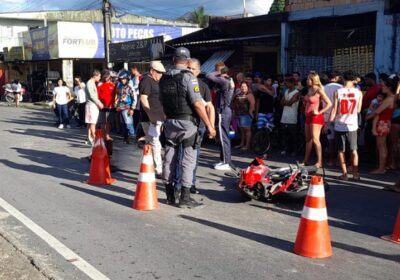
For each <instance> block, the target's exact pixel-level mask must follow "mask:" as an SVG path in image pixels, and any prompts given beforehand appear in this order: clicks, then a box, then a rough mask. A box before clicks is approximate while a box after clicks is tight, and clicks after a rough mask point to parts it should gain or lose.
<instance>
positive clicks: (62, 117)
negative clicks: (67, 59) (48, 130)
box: [53, 78, 71, 129]
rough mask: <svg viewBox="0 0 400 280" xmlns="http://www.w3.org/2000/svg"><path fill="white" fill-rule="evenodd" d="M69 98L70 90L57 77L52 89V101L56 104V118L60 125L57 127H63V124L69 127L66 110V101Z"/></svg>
mask: <svg viewBox="0 0 400 280" xmlns="http://www.w3.org/2000/svg"><path fill="white" fill-rule="evenodd" d="M70 100H71V92H70V91H69V88H68V87H67V86H65V82H64V81H63V79H61V78H59V79H58V80H57V85H56V87H55V88H54V90H53V102H54V103H55V105H56V109H57V112H58V119H59V123H60V125H59V126H58V128H59V129H63V128H64V125H65V126H66V127H67V128H71V126H70V125H69V112H68V102H69V101H70Z"/></svg>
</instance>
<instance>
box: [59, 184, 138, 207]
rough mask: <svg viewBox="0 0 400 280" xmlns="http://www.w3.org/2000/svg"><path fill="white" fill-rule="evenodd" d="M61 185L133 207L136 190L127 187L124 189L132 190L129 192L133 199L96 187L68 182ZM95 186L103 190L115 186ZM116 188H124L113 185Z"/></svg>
mask: <svg viewBox="0 0 400 280" xmlns="http://www.w3.org/2000/svg"><path fill="white" fill-rule="evenodd" d="M61 185H62V186H64V187H67V188H70V189H73V190H76V191H80V192H83V193H87V194H90V195H93V196H96V197H99V198H102V199H105V200H108V201H111V202H114V203H117V204H120V205H122V206H126V207H130V208H131V207H132V201H133V196H134V192H132V191H129V190H127V189H124V190H126V191H128V192H130V193H129V194H131V195H132V199H127V198H124V197H120V196H118V195H112V194H108V193H103V192H101V191H97V190H94V189H88V188H83V187H78V186H74V185H71V184H66V183H61ZM90 187H94V186H92V185H90ZM95 187H96V188H99V189H103V190H107V189H108V188H110V189H109V190H111V187H113V186H95ZM115 189H119V190H118V192H122V190H121V189H122V188H119V187H115V186H114V187H113V191H115Z"/></svg>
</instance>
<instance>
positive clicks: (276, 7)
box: [269, 0, 285, 14]
mask: <svg viewBox="0 0 400 280" xmlns="http://www.w3.org/2000/svg"><path fill="white" fill-rule="evenodd" d="M284 11H285V0H274V2H273V3H272V5H271V8H270V9H269V13H270V14H273V13H282V12H284Z"/></svg>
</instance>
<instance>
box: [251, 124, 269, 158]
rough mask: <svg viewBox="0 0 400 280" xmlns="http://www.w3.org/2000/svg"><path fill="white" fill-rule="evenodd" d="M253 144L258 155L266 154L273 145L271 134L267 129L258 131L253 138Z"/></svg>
mask: <svg viewBox="0 0 400 280" xmlns="http://www.w3.org/2000/svg"><path fill="white" fill-rule="evenodd" d="M252 146H253V151H254V152H255V153H256V154H257V155H263V154H265V153H266V152H268V150H269V148H270V146H271V134H270V133H269V132H268V131H266V130H260V131H258V132H256V134H254V136H253V139H252Z"/></svg>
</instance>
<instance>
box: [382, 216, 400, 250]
mask: <svg viewBox="0 0 400 280" xmlns="http://www.w3.org/2000/svg"><path fill="white" fill-rule="evenodd" d="M381 238H382V239H384V240H387V241H391V242H394V243H397V244H400V208H399V210H398V211H397V218H396V223H395V224H394V229H393V234H391V235H384V236H381Z"/></svg>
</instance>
